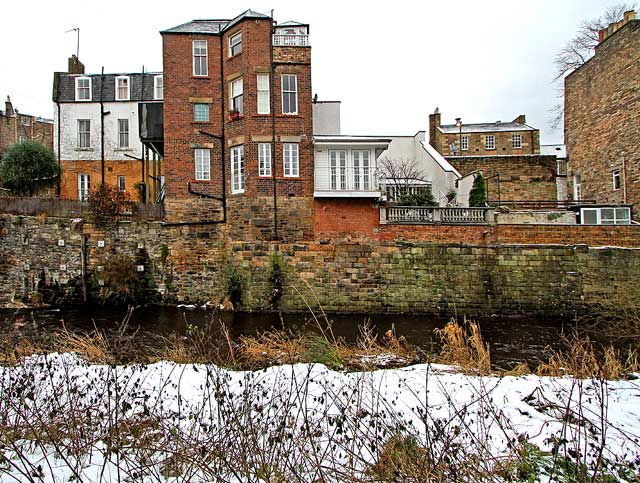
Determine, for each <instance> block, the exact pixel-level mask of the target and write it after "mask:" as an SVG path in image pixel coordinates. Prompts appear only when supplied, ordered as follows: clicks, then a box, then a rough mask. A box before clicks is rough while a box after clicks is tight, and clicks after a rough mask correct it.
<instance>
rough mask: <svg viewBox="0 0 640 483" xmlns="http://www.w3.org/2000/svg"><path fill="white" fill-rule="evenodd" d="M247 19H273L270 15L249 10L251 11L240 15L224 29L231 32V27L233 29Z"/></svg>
mask: <svg viewBox="0 0 640 483" xmlns="http://www.w3.org/2000/svg"><path fill="white" fill-rule="evenodd" d="M246 18H257V19H268V20H270V19H271V17H270V16H269V15H265V14H264V13H260V12H256V11H255V10H251V9H249V10H245V11H244V12H242V13H241V14H240V15H238V16H237V17H236V18H234V19H233V20H231V21H230V22H229V23H228V24H227V25H226V26H225V27H224V29H223V30H229V29H230V28H231V27H233V26H234V25H236V24H237V23H239V22H241V21H242V20H244V19H246Z"/></svg>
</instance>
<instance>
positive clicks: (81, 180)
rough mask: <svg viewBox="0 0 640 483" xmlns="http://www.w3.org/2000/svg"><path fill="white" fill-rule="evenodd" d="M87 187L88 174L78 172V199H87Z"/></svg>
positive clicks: (88, 185)
mask: <svg viewBox="0 0 640 483" xmlns="http://www.w3.org/2000/svg"><path fill="white" fill-rule="evenodd" d="M89 188H90V184H89V175H88V174H84V173H78V199H79V200H80V201H87V199H89Z"/></svg>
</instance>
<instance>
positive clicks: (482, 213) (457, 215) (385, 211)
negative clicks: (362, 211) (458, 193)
mask: <svg viewBox="0 0 640 483" xmlns="http://www.w3.org/2000/svg"><path fill="white" fill-rule="evenodd" d="M493 211H494V210H493V208H440V207H435V206H388V207H384V206H383V207H380V223H381V224H412V225H413V224H416V225H434V224H447V225H485V224H493V223H494V214H493Z"/></svg>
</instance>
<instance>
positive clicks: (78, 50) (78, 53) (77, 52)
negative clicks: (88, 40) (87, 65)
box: [65, 27, 80, 59]
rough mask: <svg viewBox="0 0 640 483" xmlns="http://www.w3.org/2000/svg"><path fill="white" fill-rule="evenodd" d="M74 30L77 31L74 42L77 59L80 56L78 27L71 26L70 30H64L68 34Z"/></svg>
mask: <svg viewBox="0 0 640 483" xmlns="http://www.w3.org/2000/svg"><path fill="white" fill-rule="evenodd" d="M73 31H76V32H77V33H78V40H77V42H76V57H77V58H78V59H79V58H80V27H73V28H72V29H70V30H67V31H66V32H65V34H68V33H69V32H73Z"/></svg>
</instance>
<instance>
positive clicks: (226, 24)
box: [160, 9, 271, 35]
mask: <svg viewBox="0 0 640 483" xmlns="http://www.w3.org/2000/svg"><path fill="white" fill-rule="evenodd" d="M246 18H255V19H271V17H269V16H268V15H265V14H263V13H260V12H256V11H255V10H251V9H249V10H245V11H244V12H242V13H241V14H240V15H238V16H237V17H236V18H234V19H231V20H206V19H202V20H192V21H191V22H187V23H183V24H181V25H178V26H176V27H171V28H170V29H167V30H162V31H161V32H160V33H161V34H213V35H218V34H220V33H221V32H224V31H225V30H229V29H230V28H231V27H233V26H234V25H236V24H238V22H240V21H242V20H244V19H246Z"/></svg>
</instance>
